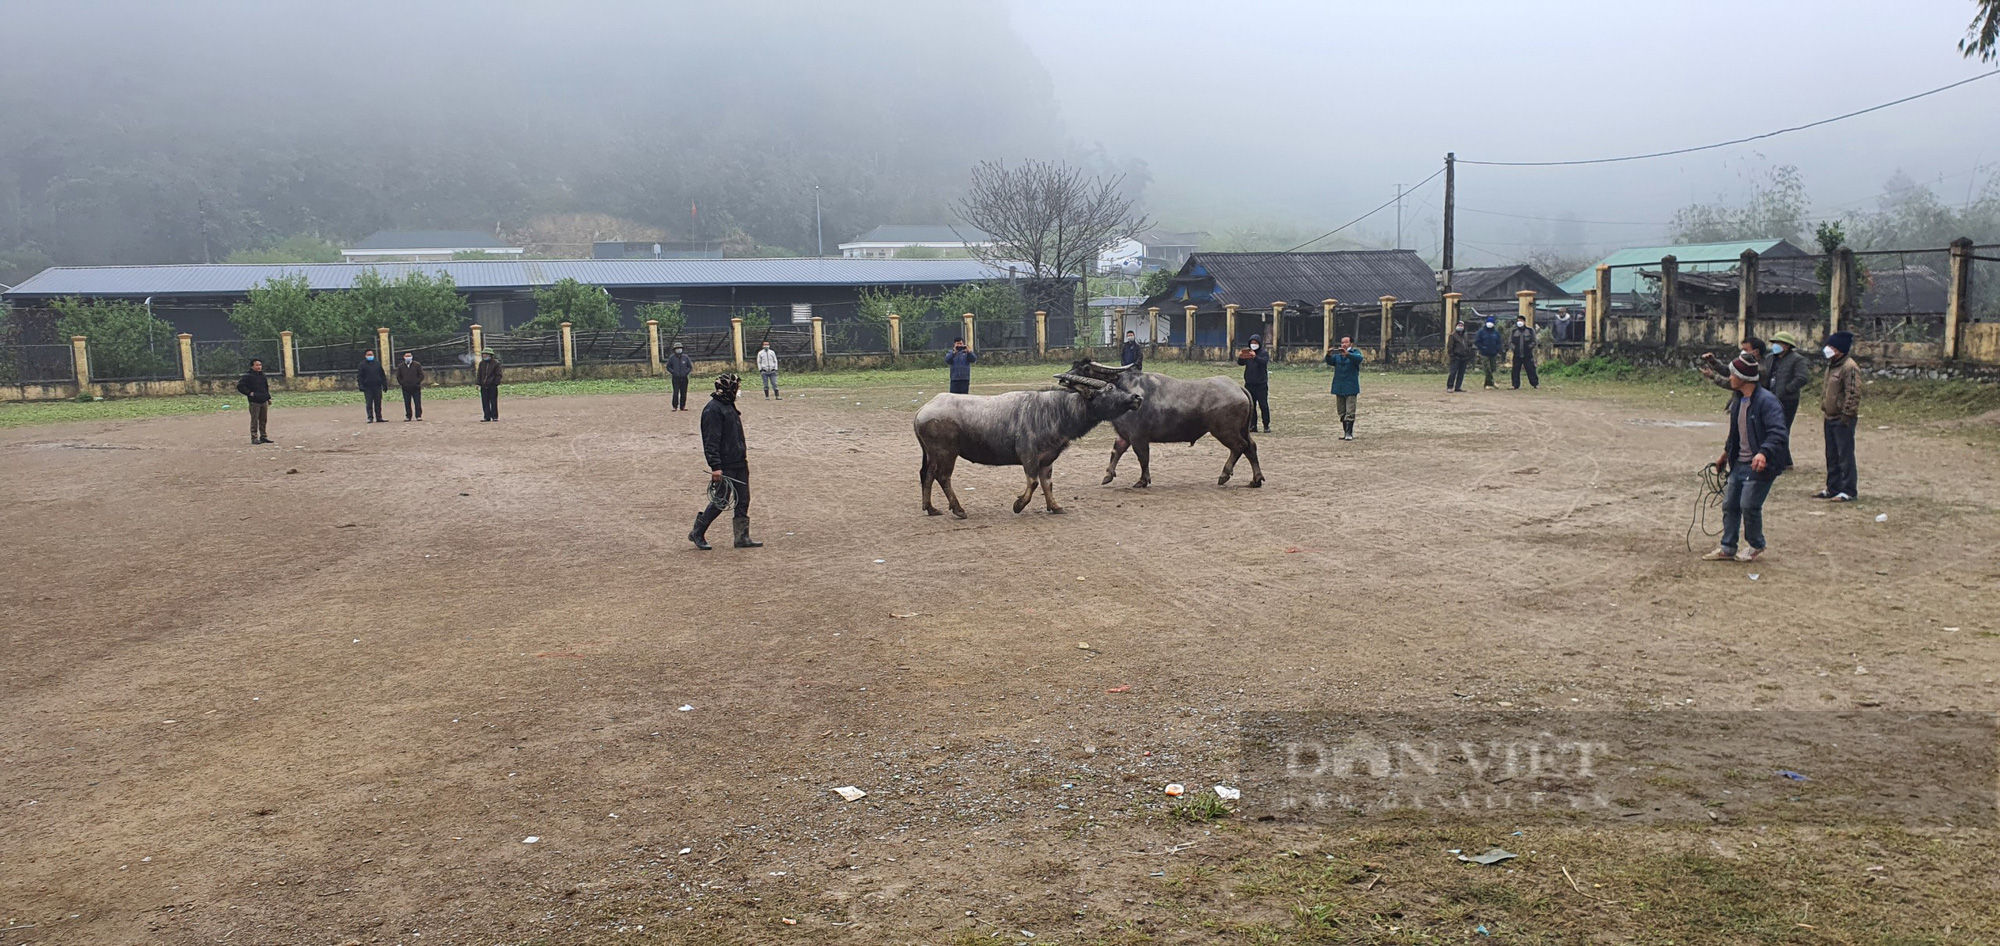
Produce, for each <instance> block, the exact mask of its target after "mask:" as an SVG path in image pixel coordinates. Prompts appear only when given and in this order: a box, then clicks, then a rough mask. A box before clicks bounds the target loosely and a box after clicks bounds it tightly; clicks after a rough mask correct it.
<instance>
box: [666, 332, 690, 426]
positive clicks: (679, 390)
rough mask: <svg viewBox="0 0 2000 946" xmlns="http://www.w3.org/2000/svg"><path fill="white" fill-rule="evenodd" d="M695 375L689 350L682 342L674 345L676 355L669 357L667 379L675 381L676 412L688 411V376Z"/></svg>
mask: <svg viewBox="0 0 2000 946" xmlns="http://www.w3.org/2000/svg"><path fill="white" fill-rule="evenodd" d="M693 373H694V359H692V358H689V357H688V353H687V349H686V348H684V347H682V345H681V343H680V342H675V343H674V353H673V354H672V355H669V356H667V377H668V378H669V379H671V380H672V381H673V388H674V407H673V409H674V410H677V411H684V410H687V409H688V375H691V374H693Z"/></svg>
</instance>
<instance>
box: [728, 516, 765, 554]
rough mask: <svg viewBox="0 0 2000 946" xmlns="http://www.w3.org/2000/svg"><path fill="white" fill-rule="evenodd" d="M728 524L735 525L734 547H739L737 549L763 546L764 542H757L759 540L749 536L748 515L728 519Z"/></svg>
mask: <svg viewBox="0 0 2000 946" xmlns="http://www.w3.org/2000/svg"><path fill="white" fill-rule="evenodd" d="M730 524H731V525H733V526H735V527H736V547H737V548H739V549H761V548H763V547H764V543H762V542H759V541H757V540H756V539H753V538H751V537H750V517H749V516H737V517H736V518H734V519H732V520H730Z"/></svg>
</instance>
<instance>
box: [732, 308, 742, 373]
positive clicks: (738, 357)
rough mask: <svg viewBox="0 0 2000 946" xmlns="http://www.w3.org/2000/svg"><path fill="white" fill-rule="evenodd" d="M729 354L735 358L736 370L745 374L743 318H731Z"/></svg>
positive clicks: (733, 316)
mask: <svg viewBox="0 0 2000 946" xmlns="http://www.w3.org/2000/svg"><path fill="white" fill-rule="evenodd" d="M729 353H730V355H731V356H732V357H733V358H734V364H735V370H736V372H737V373H738V374H741V373H742V372H743V317H742V316H740V315H732V316H730V317H729Z"/></svg>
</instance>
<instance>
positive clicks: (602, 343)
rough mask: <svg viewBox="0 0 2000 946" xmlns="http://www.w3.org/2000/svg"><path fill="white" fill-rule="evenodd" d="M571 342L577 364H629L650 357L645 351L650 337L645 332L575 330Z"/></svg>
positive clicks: (649, 358) (649, 342) (646, 359)
mask: <svg viewBox="0 0 2000 946" xmlns="http://www.w3.org/2000/svg"><path fill="white" fill-rule="evenodd" d="M571 343H572V344H574V345H575V346H576V362H577V364H617V363H626V364H629V363H632V362H643V361H650V360H651V358H652V356H651V354H650V353H648V351H647V348H648V347H649V346H650V345H651V337H650V336H648V335H647V334H646V333H645V332H628V331H622V330H621V331H609V332H575V333H573V334H572V335H571Z"/></svg>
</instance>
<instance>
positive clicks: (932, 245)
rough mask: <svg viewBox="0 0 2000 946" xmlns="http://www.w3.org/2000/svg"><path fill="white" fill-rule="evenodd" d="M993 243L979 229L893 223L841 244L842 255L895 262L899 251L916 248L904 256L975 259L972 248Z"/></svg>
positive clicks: (849, 257)
mask: <svg viewBox="0 0 2000 946" xmlns="http://www.w3.org/2000/svg"><path fill="white" fill-rule="evenodd" d="M992 244H993V238H992V237H991V236H988V235H987V233H986V232H985V231H984V230H980V229H979V228H977V227H968V226H964V225H957V226H951V225H929V224H909V223H889V224H883V225H882V226H879V227H876V228H875V229H873V230H870V231H868V232H867V233H864V234H862V235H860V236H858V237H855V238H854V239H852V240H850V241H848V242H846V243H842V244H840V255H841V256H843V257H846V258H847V259H895V258H897V255H898V253H899V251H903V250H912V249H914V250H915V252H909V253H902V254H901V255H903V256H904V257H909V256H914V255H924V256H931V255H936V256H942V257H947V258H957V257H966V256H971V255H972V252H971V250H972V247H975V246H991V245H992Z"/></svg>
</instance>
